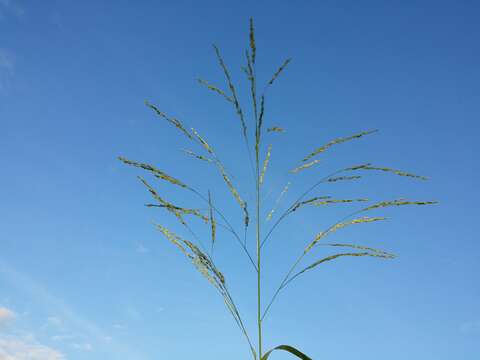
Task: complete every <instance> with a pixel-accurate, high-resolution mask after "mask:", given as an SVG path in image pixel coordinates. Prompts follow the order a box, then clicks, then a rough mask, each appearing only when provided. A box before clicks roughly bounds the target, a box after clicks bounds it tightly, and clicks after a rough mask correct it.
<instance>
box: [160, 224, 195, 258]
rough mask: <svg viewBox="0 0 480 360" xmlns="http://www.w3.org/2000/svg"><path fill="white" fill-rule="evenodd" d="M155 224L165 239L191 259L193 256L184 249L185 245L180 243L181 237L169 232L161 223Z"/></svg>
mask: <svg viewBox="0 0 480 360" xmlns="http://www.w3.org/2000/svg"><path fill="white" fill-rule="evenodd" d="M155 226H156V227H157V229H158V230H160V232H161V233H162V234H163V235H164V236H165V237H166V238H167V240H169V241H170V242H171V243H172V244H174V245H175V246H176V247H178V248H179V249H180V251H181V252H182V253H184V254H185V256H187V257H188V258H190V259H193V256H192V255H191V254H189V253H188V252H187V250H186V249H185V247H184V246H183V245H182V242H183V239H182V238H181V237H180V236H178V235H176V234H174V233H173V232H171V231H170V230H168V229H167V228H166V227H164V226H162V225H159V224H156V225H155Z"/></svg>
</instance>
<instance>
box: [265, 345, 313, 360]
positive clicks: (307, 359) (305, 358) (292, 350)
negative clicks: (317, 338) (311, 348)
mask: <svg viewBox="0 0 480 360" xmlns="http://www.w3.org/2000/svg"><path fill="white" fill-rule="evenodd" d="M275 350H283V351H287V352H289V353H290V354H293V355H295V356H296V357H298V358H300V359H302V360H312V358H311V357H308V356H307V355H305V354H304V353H302V352H301V351H299V350H297V349H295V348H294V347H293V346H290V345H279V346H277V347H274V348H273V349H271V350H269V351H267V352H266V353H265V354H264V355H263V356H262V358H261V360H267V359H268V357H269V356H270V354H271V353H272V352H274V351H275Z"/></svg>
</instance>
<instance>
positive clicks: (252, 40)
mask: <svg viewBox="0 0 480 360" xmlns="http://www.w3.org/2000/svg"><path fill="white" fill-rule="evenodd" d="M250 50H251V51H252V64H254V65H255V58H256V55H257V46H256V45H255V29H254V27H253V19H252V18H250Z"/></svg>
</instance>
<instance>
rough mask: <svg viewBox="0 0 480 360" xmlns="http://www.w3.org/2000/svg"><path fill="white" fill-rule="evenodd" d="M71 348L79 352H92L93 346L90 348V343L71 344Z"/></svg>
mask: <svg viewBox="0 0 480 360" xmlns="http://www.w3.org/2000/svg"><path fill="white" fill-rule="evenodd" d="M72 346H73V348H74V349H76V350H80V351H92V350H93V346H92V344H90V343H86V344H73V345H72Z"/></svg>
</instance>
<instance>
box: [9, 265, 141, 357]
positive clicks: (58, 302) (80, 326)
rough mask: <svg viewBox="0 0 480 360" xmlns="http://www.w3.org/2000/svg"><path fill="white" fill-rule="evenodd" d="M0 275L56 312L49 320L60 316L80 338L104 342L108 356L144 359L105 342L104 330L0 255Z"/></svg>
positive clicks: (123, 345)
mask: <svg viewBox="0 0 480 360" xmlns="http://www.w3.org/2000/svg"><path fill="white" fill-rule="evenodd" d="M1 277H3V278H5V280H7V281H9V282H10V283H11V284H12V285H14V286H16V287H18V288H20V289H22V290H23V291H25V292H26V293H27V294H28V295H29V296H30V297H31V298H32V299H36V301H37V303H38V304H43V305H44V306H45V307H46V308H47V309H49V310H51V311H52V312H53V311H54V312H55V314H56V315H55V316H52V317H50V321H53V322H56V320H59V319H61V322H62V324H63V326H64V327H65V328H69V329H76V330H77V331H78V332H81V333H82V334H83V335H82V337H87V338H88V339H89V341H91V342H92V343H95V342H97V341H98V342H102V343H103V344H105V346H106V347H105V350H107V351H108V352H109V353H110V354H111V355H112V356H111V357H112V358H119V357H120V356H121V357H123V358H129V359H130V358H131V359H138V360H140V359H143V358H144V357H143V356H142V355H140V354H139V353H138V351H136V350H133V349H130V348H129V347H128V346H127V345H126V344H123V343H120V342H117V341H115V340H114V339H112V340H111V341H108V342H106V341H105V339H106V338H109V334H106V333H104V332H103V331H102V329H101V328H99V327H98V326H97V325H96V324H95V323H93V322H91V321H90V320H88V319H86V318H84V317H82V316H80V315H79V314H78V313H77V312H75V311H73V309H71V308H70V307H69V306H68V305H67V304H66V303H65V302H64V301H63V300H62V299H60V298H58V297H56V296H54V295H52V294H51V293H50V292H49V291H48V290H47V289H46V288H44V287H43V286H42V285H41V284H40V283H38V282H36V281H34V280H33V279H32V278H30V277H28V276H27V275H26V274H23V273H20V272H19V271H17V270H16V269H14V268H13V267H12V266H10V265H9V264H8V263H7V262H6V261H4V260H3V259H2V258H0V278H1ZM57 314H58V315H57ZM0 348H1V346H0ZM27 359H28V360H37V358H31V359H30V358H25V360H27ZM57 359H63V358H42V360H57ZM0 360H24V358H19V359H16V358H12V359H11V358H2V354H1V353H0ZM38 360H40V358H38Z"/></svg>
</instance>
